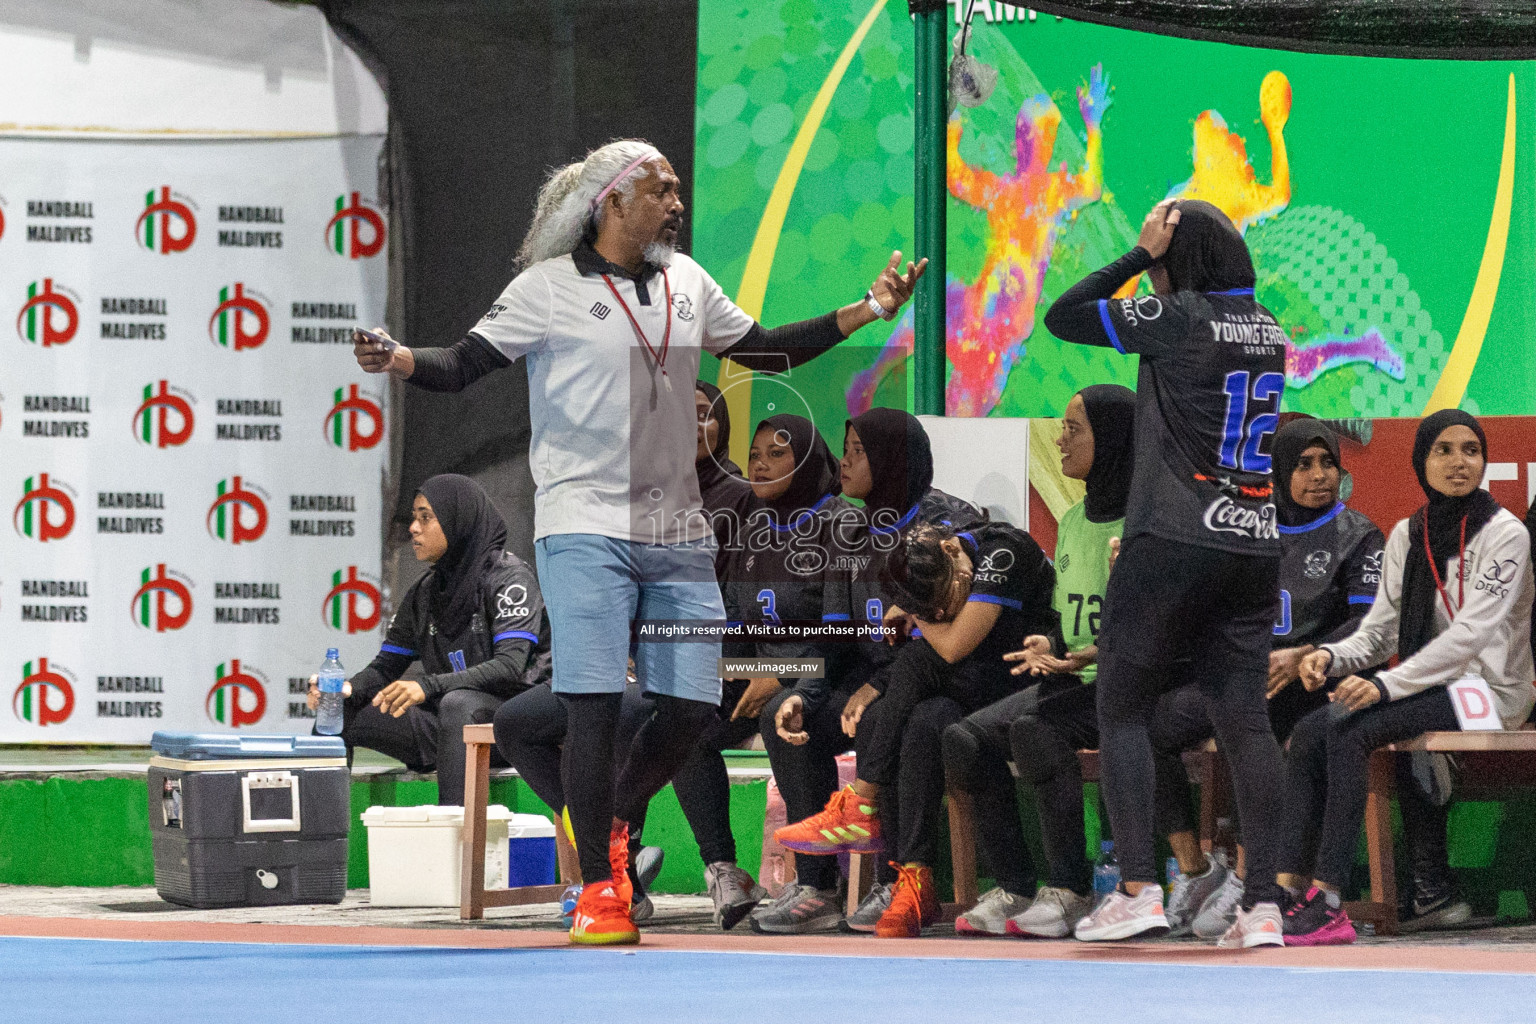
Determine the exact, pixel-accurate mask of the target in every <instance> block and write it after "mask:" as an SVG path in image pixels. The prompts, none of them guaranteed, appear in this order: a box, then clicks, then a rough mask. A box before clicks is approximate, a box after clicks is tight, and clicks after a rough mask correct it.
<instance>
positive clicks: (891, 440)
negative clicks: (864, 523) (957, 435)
mask: <svg viewBox="0 0 1536 1024" xmlns="http://www.w3.org/2000/svg"><path fill="white" fill-rule="evenodd" d="M847 426H849V427H852V428H853V429H854V430H855V431H857V432H858V435H859V443H860V444H862V445H863V446H864V455H865V457H866V458H868V459H869V478H870V481H871V486H870V489H869V495H868V496H867V497H866V498H865V499H864V507H865V508H866V509H868V510H869V512H870V513H871V514H873V513H874V512H875V510H877V509H888V510H890V511H892V512H895V513H896V515H897V516H902V515H905V514H906V512H907V510H908V509H910V508H911V507H912V506H913V505H915V504H917V502H918V501H919V500H920V499H921V498H922V496H923V495H925V494H927V493H928V488H930V487H932V486H933V448H932V446H931V445H930V444H929V443H928V431H926V430H924V429H923V425H922V424H921V423H919V422H918V419H917V417H916V416H913V415H912V414H911V413H909V412H906V411H904V410H902V409H871V410H869V411H868V412H866V413H864V414H863V415H862V416H855V417H854V418H853V419H851V420H849V421H848V423H847ZM845 429H846V428H845Z"/></svg>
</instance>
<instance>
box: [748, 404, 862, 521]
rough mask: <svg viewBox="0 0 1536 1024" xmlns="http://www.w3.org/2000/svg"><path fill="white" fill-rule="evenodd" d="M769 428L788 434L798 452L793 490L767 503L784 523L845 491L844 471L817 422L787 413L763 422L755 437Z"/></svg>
mask: <svg viewBox="0 0 1536 1024" xmlns="http://www.w3.org/2000/svg"><path fill="white" fill-rule="evenodd" d="M765 427H766V428H767V429H769V430H771V431H773V432H774V433H775V435H777V434H779V433H780V432H782V433H783V434H784V436H786V437H788V438H789V447H790V450H791V451H793V452H794V453H795V474H794V477H793V479H791V480H790V482H789V489H788V490H786V491H785V492H784V493H783V494H781V495H779V496H778V497H777V498H775V499H774V500H772V501H769V502H765V503H764V504H766V505H767V506H768V507H769V508H771V509H773V511H774V512H775V513H777V515H778V517H779V521H780V522H781V523H786V524H787V523H788V521H789V517H792V516H794V515H795V513H797V512H799V511H801V510H802V509H808V508H815V507H816V503H817V502H819V501H821V499H822V498H825V497H826V496H827V495H829V494H840V493H842V489H843V485H842V474H841V473H839V472H838V465H837V459H836V458H834V457H833V455H832V449H830V448H828V447H827V442H826V441H824V440H822V437H821V432H820V431H818V430H817V429H816V425H815V424H813V423H812V422H811V421H810V420H808V419H806V418H805V417H804V416H791V415H789V414H788V413H784V414H781V415H778V416H770V417H768V418H767V419H765V420H763V421H762V422H761V423H759V424H758V425H757V430H756V431H753V437H754V438H755V437H756V436H757V432H758V431H761V430H763V429H764V428H765Z"/></svg>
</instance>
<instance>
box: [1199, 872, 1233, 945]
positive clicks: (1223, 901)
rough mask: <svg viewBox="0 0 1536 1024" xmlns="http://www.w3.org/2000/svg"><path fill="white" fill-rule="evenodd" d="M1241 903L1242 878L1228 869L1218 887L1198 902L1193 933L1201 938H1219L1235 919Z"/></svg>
mask: <svg viewBox="0 0 1536 1024" xmlns="http://www.w3.org/2000/svg"><path fill="white" fill-rule="evenodd" d="M1242 905H1243V880H1242V879H1241V878H1238V877H1237V872H1236V871H1228V872H1227V877H1226V878H1224V879H1223V880H1222V883H1221V885H1220V887H1219V888H1217V890H1216V891H1215V892H1213V893H1211V894H1210V895H1209V896H1207V897H1206V900H1205V902H1204V903H1202V904H1200V912H1199V913H1197V914H1196V915H1195V922H1194V933H1195V934H1196V935H1198V936H1199V937H1200V938H1202V939H1219V938H1221V937H1222V936H1223V935H1225V934H1226V933H1227V929H1228V928H1231V927H1232V924H1233V922H1235V921H1236V920H1237V911H1238V908H1239V907H1241V906H1242Z"/></svg>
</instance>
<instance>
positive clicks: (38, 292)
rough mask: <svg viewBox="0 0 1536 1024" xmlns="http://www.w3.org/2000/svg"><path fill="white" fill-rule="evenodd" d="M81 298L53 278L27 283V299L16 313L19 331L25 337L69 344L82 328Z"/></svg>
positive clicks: (46, 344)
mask: <svg viewBox="0 0 1536 1024" xmlns="http://www.w3.org/2000/svg"><path fill="white" fill-rule="evenodd" d="M79 303H80V298H79V296H77V295H75V294H74V293H73V292H71V291H69V290H68V289H66V288H63V287H62V286H58V285H55V284H54V283H53V278H51V277H45V278H43V281H42V284H41V285H39V284H38V283H37V282H36V281H33V282H32V283H31V284H29V285H27V301H26V302H25V303H24V304H23V305H22V307H21V312H20V313H18V314H16V333H17V334H19V335H21V340H22V341H29V342H31V343H32V344H34V345H42V346H43V347H44V348H51V347H53V346H54V345H67V344H69V343H70V342H71V341H72V340H74V337H75V332H76V331H77V330H79V328H80V305H79Z"/></svg>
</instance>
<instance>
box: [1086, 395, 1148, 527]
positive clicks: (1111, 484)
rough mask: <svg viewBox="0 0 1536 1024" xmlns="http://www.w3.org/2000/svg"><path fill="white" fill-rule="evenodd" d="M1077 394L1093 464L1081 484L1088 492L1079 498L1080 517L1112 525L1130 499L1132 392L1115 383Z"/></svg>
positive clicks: (1133, 450)
mask: <svg viewBox="0 0 1536 1024" xmlns="http://www.w3.org/2000/svg"><path fill="white" fill-rule="evenodd" d="M1078 394H1079V395H1081V396H1082V399H1083V411H1084V412H1085V413H1087V415H1088V426H1089V427H1090V428H1091V429H1092V430H1093V465H1092V466H1091V467H1090V468H1089V470H1088V478H1087V480H1085V481H1084V483H1086V484H1087V485H1088V493H1087V494H1086V495H1085V496H1084V497H1083V514H1084V515H1086V516H1087V517H1088V521H1089V522H1090V523H1112V522H1114V521H1115V520H1116V519H1124V518H1125V505H1126V502H1127V501H1128V500H1129V499H1130V496H1131V471H1132V470H1133V469H1134V468H1135V464H1136V463H1135V445H1134V444H1133V442H1132V438H1131V434H1132V429H1133V428H1134V427H1135V425H1136V392H1134V391H1132V390H1131V389H1130V388H1126V387H1121V386H1120V385H1119V384H1094V385H1092V386H1090V387H1086V388H1083V390H1081V391H1079V392H1078Z"/></svg>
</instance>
